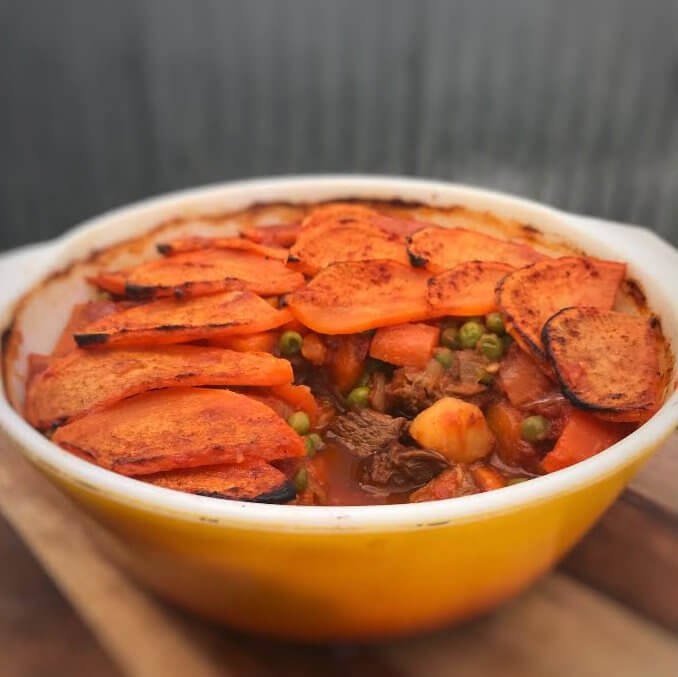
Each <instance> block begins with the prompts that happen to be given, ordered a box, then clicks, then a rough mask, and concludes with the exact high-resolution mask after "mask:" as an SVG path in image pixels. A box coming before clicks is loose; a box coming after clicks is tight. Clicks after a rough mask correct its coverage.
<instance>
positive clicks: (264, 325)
mask: <svg viewBox="0 0 678 677" xmlns="http://www.w3.org/2000/svg"><path fill="white" fill-rule="evenodd" d="M291 319H292V316H291V313H290V311H289V310H288V309H287V308H285V309H283V310H277V309H276V308H272V307H271V306H270V305H269V304H268V303H266V301H264V300H263V299H262V298H260V297H259V296H257V295H256V294H253V293H252V292H250V291H232V292H223V293H221V294H211V295H209V296H199V297H197V298H192V299H184V300H181V301H177V300H174V299H161V300H160V301H153V302H151V303H146V304H144V305H141V306H135V307H134V308H129V309H128V310H124V311H122V312H119V313H115V314H114V315H108V316H107V317H104V318H102V319H101V320H97V321H96V322H93V323H92V324H90V325H89V326H87V327H86V328H85V329H83V330H82V331H81V332H80V333H77V334H75V336H74V338H75V341H76V343H77V344H78V345H79V346H80V347H87V346H93V345H102V344H105V345H137V346H138V345H156V344H162V343H187V342H189V341H196V340H198V339H213V338H223V337H225V336H233V335H242V334H256V333H258V332H262V331H268V330H269V329H274V328H275V327H279V326H281V325H283V324H285V323H286V322H289V321H290V320H291Z"/></svg>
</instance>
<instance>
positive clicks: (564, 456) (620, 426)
mask: <svg viewBox="0 0 678 677" xmlns="http://www.w3.org/2000/svg"><path fill="white" fill-rule="evenodd" d="M631 431H632V426H630V425H629V424H624V423H612V422H610V421H601V420H600V419H599V418H597V417H596V416H593V415H592V414H589V413H587V412H584V411H577V410H574V411H573V412H572V413H571V414H570V416H569V418H568V420H567V423H566V424H565V427H564V428H563V432H562V433H561V435H560V437H559V438H558V441H557V442H556V445H555V446H554V447H553V449H551V451H549V453H548V454H546V456H544V459H543V461H542V462H541V466H542V468H543V469H544V470H545V471H546V472H553V471H554V470H560V469H561V468H567V467H568V466H570V465H574V464H575V463H579V461H583V460H585V459H587V458H590V457H591V456H595V454H598V453H600V452H601V451H603V450H604V449H607V448H608V447H611V446H612V445H613V444H616V443H617V442H619V440H621V439H622V438H624V437H626V436H627V435H628V434H629V433H630V432H631Z"/></svg>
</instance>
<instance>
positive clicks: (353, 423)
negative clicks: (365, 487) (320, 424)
mask: <svg viewBox="0 0 678 677" xmlns="http://www.w3.org/2000/svg"><path fill="white" fill-rule="evenodd" d="M406 423H407V421H406V420H405V419H404V418H393V417H392V416H388V415H387V414H380V413H379V412H378V411H373V410H372V409H360V410H358V411H349V412H347V413H346V414H342V415H341V416H337V417H336V418H335V419H334V420H333V421H332V423H330V425H329V426H328V428H327V431H326V433H325V439H327V440H328V441H331V442H336V443H337V444H340V445H341V446H342V447H344V448H345V449H346V450H347V451H349V452H351V453H352V454H354V455H355V456H359V457H360V458H365V457H366V456H369V455H370V454H373V453H375V452H376V451H379V449H382V448H383V447H385V446H387V445H388V444H390V443H391V442H395V441H397V440H398V439H399V438H400V436H401V435H402V434H403V432H404V428H405V424H406Z"/></svg>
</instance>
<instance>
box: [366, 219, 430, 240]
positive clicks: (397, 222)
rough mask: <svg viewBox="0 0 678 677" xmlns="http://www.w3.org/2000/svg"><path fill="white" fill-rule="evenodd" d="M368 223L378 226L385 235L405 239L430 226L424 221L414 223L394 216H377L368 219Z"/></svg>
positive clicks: (412, 220) (411, 220)
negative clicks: (391, 234) (389, 234)
mask: <svg viewBox="0 0 678 677" xmlns="http://www.w3.org/2000/svg"><path fill="white" fill-rule="evenodd" d="M370 223H372V224H373V225H375V226H378V227H379V228H381V229H382V230H385V231H386V232H387V233H393V234H394V235H400V237H403V238H407V237H409V236H410V235H412V234H413V233H416V232H417V231H418V230H421V229H422V228H427V227H429V226H432V225H433V224H432V223H427V222H425V221H415V220H414V219H401V218H398V217H395V216H387V215H386V214H377V215H376V216H373V217H372V218H371V219H370Z"/></svg>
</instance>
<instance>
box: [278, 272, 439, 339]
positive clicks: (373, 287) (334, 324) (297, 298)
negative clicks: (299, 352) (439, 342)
mask: <svg viewBox="0 0 678 677" xmlns="http://www.w3.org/2000/svg"><path fill="white" fill-rule="evenodd" d="M428 279H429V278H428V275H427V274H426V273H425V272H424V271H420V270H415V269H414V268H411V267H409V266H405V265H403V264H402V263H397V262H396V261H353V262H349V263H334V264H332V265H331V266H328V267H327V268H324V269H323V270H321V271H320V272H319V273H318V274H317V275H316V276H315V278H314V279H313V280H311V282H309V284H307V285H306V286H305V287H302V288H301V289H299V290H297V291H295V292H293V293H292V294H290V295H288V296H287V303H288V307H289V309H290V310H291V311H292V313H293V315H294V316H295V317H296V318H297V319H298V320H299V321H300V322H301V323H302V324H305V325H306V326H307V327H309V328H310V329H312V330H313V331H317V332H319V333H321V334H352V333H354V332H357V331H365V330H367V329H375V328H377V327H386V326H389V325H392V324H401V323H403V322H410V321H416V320H422V319H424V318H426V317H427V315H428V312H429V310H428V305H427V303H426V288H427V282H428Z"/></svg>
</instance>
